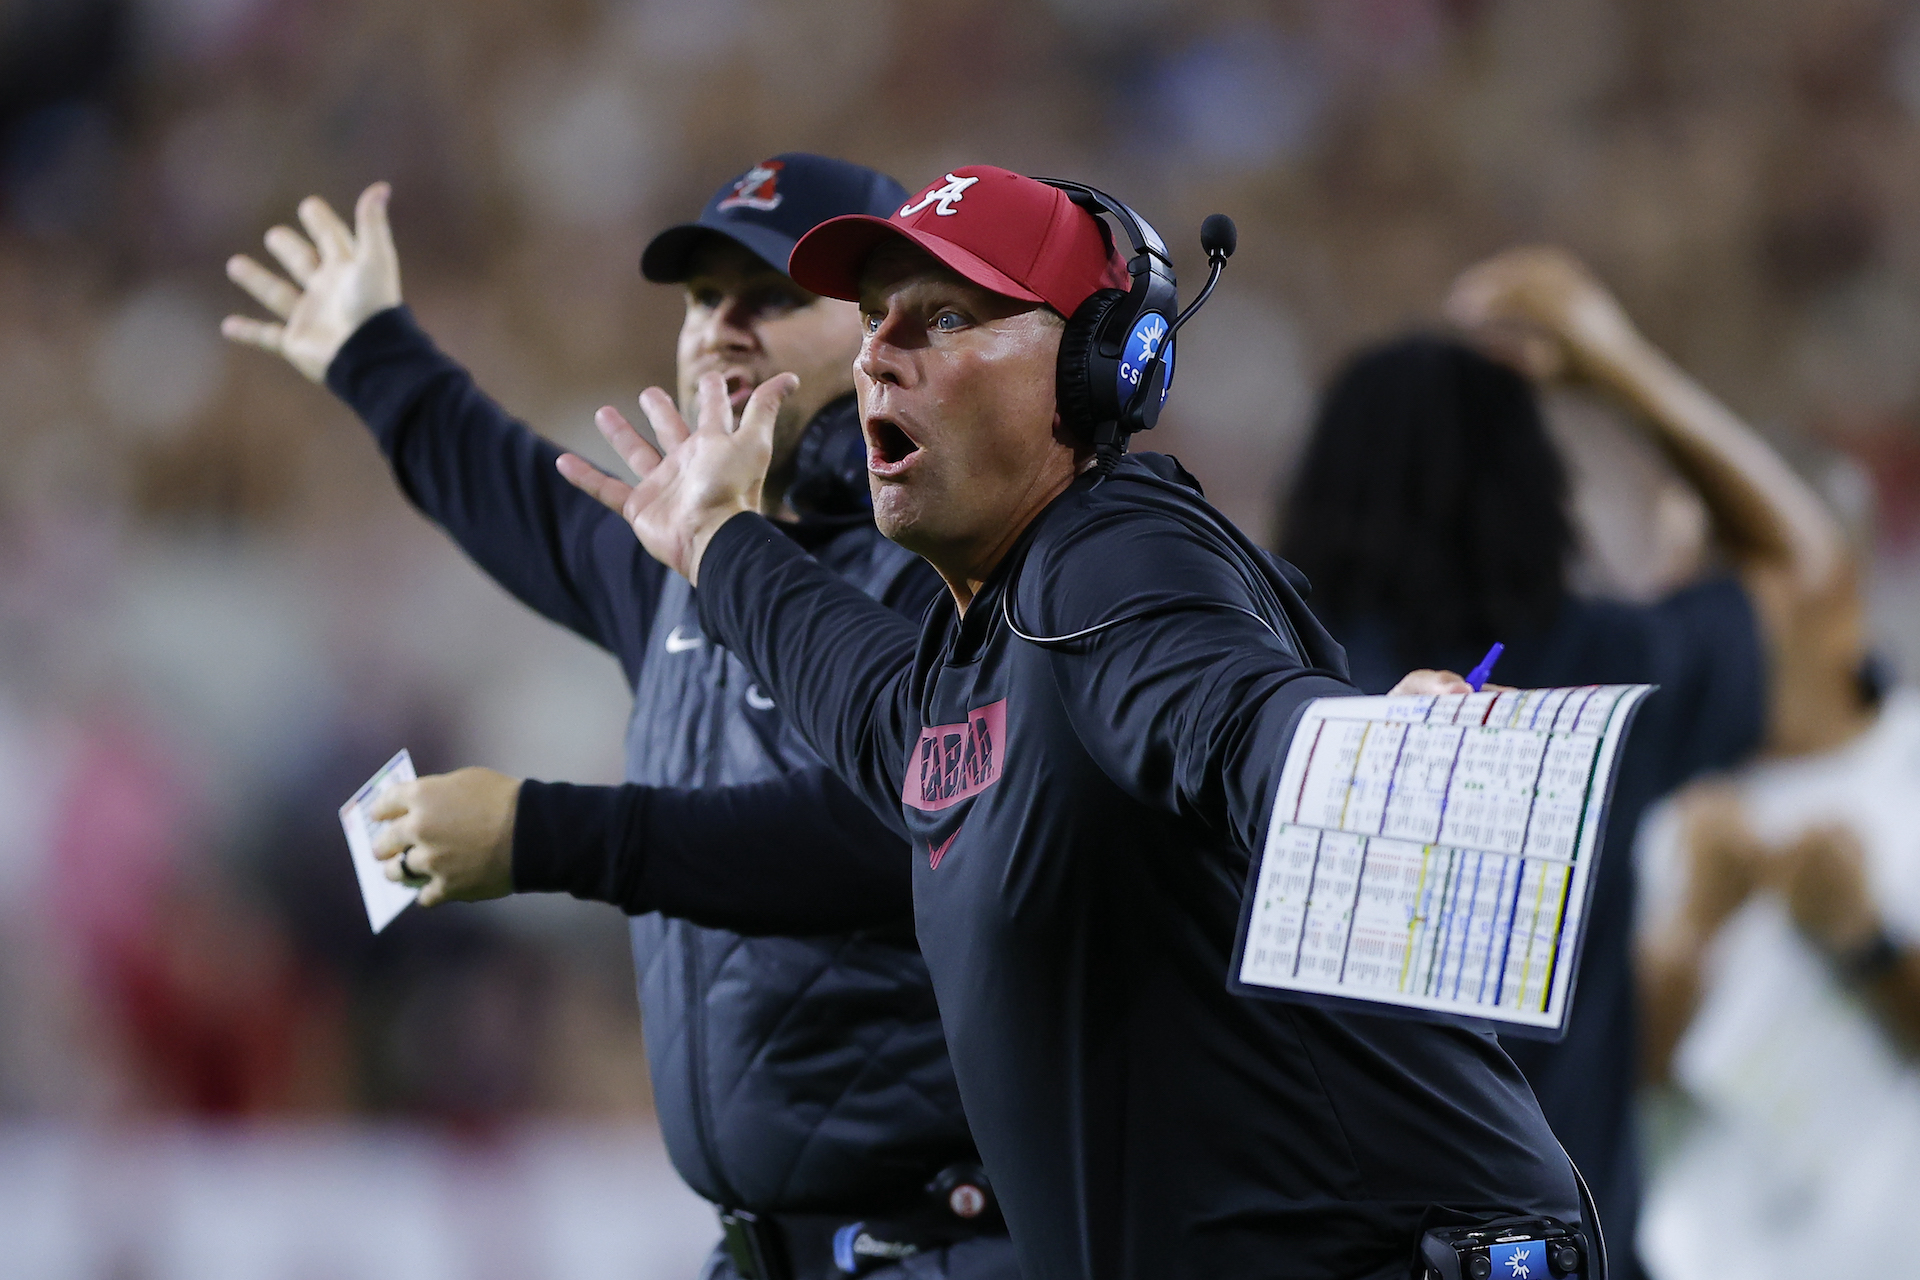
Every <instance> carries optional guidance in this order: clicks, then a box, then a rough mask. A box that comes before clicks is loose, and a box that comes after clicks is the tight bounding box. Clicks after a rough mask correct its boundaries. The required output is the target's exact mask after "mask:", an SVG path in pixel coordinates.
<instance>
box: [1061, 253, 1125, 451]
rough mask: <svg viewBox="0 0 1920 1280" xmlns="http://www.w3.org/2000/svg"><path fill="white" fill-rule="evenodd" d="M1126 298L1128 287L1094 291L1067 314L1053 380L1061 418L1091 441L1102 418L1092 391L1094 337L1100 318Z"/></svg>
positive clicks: (1081, 437) (1073, 431) (1069, 428)
mask: <svg viewBox="0 0 1920 1280" xmlns="http://www.w3.org/2000/svg"><path fill="white" fill-rule="evenodd" d="M1126 297H1127V291H1126V290H1125V289H1096V290H1094V292H1093V294H1092V296H1090V297H1089V298H1088V299H1087V300H1086V301H1085V302H1083V303H1081V304H1080V309H1079V310H1077V311H1075V312H1074V313H1073V314H1072V315H1071V316H1069V317H1067V327H1066V331H1065V332H1063V333H1062V334H1061V335H1060V362H1059V365H1058V373H1057V375H1056V377H1055V379H1054V384H1055V391H1054V395H1055V398H1056V399H1057V400H1058V402H1059V405H1060V421H1061V423H1062V424H1063V425H1064V426H1065V427H1066V429H1067V431H1068V432H1069V433H1071V434H1072V436H1073V437H1074V438H1075V439H1077V440H1082V441H1085V442H1087V443H1089V444H1091V443H1093V440H1094V427H1095V426H1096V425H1097V424H1098V423H1099V421H1100V410H1099V406H1098V404H1097V403H1096V401H1095V398H1094V391H1093V364H1094V344H1095V340H1096V338H1097V336H1098V335H1099V332H1100V324H1101V321H1103V320H1105V319H1106V318H1107V315H1108V313H1109V312H1111V311H1112V310H1113V309H1114V307H1115V306H1116V305H1117V304H1119V303H1121V302H1124V301H1125V300H1126Z"/></svg>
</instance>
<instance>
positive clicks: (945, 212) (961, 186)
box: [898, 174, 980, 218]
mask: <svg viewBox="0 0 1920 1280" xmlns="http://www.w3.org/2000/svg"><path fill="white" fill-rule="evenodd" d="M978 181H980V179H978V178H956V177H954V176H953V175H952V174H948V175H947V185H946V186H944V187H935V188H934V189H933V190H931V191H929V192H927V194H925V195H923V196H921V197H920V198H919V199H918V200H915V201H914V202H913V203H911V204H907V205H902V206H901V207H900V213H899V215H898V216H900V217H902V218H911V217H912V216H913V215H914V214H916V213H918V212H920V211H921V210H922V209H924V208H926V207H927V206H928V205H930V204H938V205H939V206H940V207H939V208H938V209H935V210H934V211H933V212H934V215H935V216H936V217H941V218H951V217H952V216H953V206H954V205H956V204H959V203H960V198H961V197H962V196H964V195H966V194H967V188H968V187H970V186H972V185H973V184H974V183H976V182H978Z"/></svg>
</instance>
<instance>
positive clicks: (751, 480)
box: [559, 373, 800, 582]
mask: <svg viewBox="0 0 1920 1280" xmlns="http://www.w3.org/2000/svg"><path fill="white" fill-rule="evenodd" d="M799 385H800V380H799V379H798V378H796V377H795V376H794V375H793V374H791V373H782V374H777V375H776V376H774V377H771V378H769V379H767V380H766V381H765V382H763V383H761V384H760V385H759V386H758V387H756V388H754V392H753V394H752V395H751V396H750V397H748V399H747V403H746V406H745V407H744V408H743V409H742V410H741V411H740V423H739V428H738V429H737V430H736V429H735V427H734V421H733V406H732V405H731V404H729V403H728V401H727V387H726V382H725V380H724V379H722V378H721V376H720V375H719V374H717V373H710V374H708V375H707V376H706V377H704V378H702V379H700V390H699V405H698V414H697V416H698V418H699V425H698V426H697V427H696V428H694V429H692V430H689V429H688V427H687V424H686V421H685V420H684V419H682V418H681V416H680V411H679V410H678V409H677V408H675V406H674V403H673V398H672V397H671V396H669V395H668V394H667V393H666V392H664V391H662V390H661V389H660V388H659V387H648V388H647V390H646V391H645V392H644V393H642V395H641V396H640V409H641V411H642V412H643V413H645V414H646V415H647V421H648V422H649V423H651V424H652V425H653V432H654V435H655V436H656V437H657V438H658V439H659V441H660V448H659V449H655V448H654V447H653V446H652V445H650V444H648V443H647V442H646V440H645V439H644V438H643V437H642V436H641V435H640V433H639V432H638V431H635V430H634V429H633V426H632V424H631V423H629V422H628V421H627V420H626V419H625V418H623V417H622V416H620V413H619V411H618V410H616V409H614V408H613V407H612V406H608V407H606V408H604V409H601V410H600V412H599V413H597V414H595V415H594V419H593V421H594V425H595V426H597V427H599V428H600V434H601V435H603V436H605V437H606V438H607V443H608V444H611V445H612V446H613V447H614V449H615V450H616V451H617V452H618V453H619V454H620V456H621V457H622V458H624V459H626V462H627V465H628V466H630V467H632V468H633V471H634V474H635V475H636V476H638V477H639V482H638V483H637V484H632V485H629V484H627V483H625V482H624V481H621V480H618V479H616V478H614V477H613V476H610V475H608V474H607V473H606V472H604V471H601V470H600V469H599V468H597V467H595V466H594V465H593V464H592V463H590V462H588V461H587V460H586V459H584V458H581V457H578V456H576V455H574V454H571V453H569V454H563V455H562V456H561V458H560V461H559V466H560V474H561V475H563V476H565V477H566V478H567V479H568V480H569V481H571V482H572V483H573V484H574V485H575V486H576V487H578V488H580V489H582V490H584V491H585V492H587V493H589V494H591V495H593V497H595V498H597V499H599V500H600V502H601V503H603V504H604V505H605V506H606V507H607V508H608V509H609V510H612V511H617V512H619V513H620V516H621V518H622V519H624V520H625V521H626V522H627V526H628V527H629V528H631V529H632V530H633V533H634V536H635V537H636V538H638V539H639V540H640V545H641V546H643V547H645V548H646V549H647V554H649V555H651V556H652V557H653V558H654V559H656V560H658V561H659V562H660V563H661V564H664V565H666V566H667V567H668V568H669V569H672V570H673V571H674V572H676V573H678V574H680V575H681V576H682V577H684V578H686V579H687V581H689V582H698V580H699V572H700V558H701V556H702V555H704V554H705V553H706V549H707V542H708V541H709V540H710V539H711V538H712V537H713V535H714V534H715V533H716V532H717V531H718V530H719V528H720V526H721V525H723V524H725V523H726V522H727V521H728V520H731V519H732V518H733V517H734V516H736V515H739V514H740V513H741V512H743V511H757V510H759V507H760V494H761V490H762V488H763V487H764V485H765V483H766V478H767V462H768V460H769V459H770V458H771V457H772V456H773V425H774V421H775V419H776V418H778V417H779V414H780V404H781V402H782V401H783V400H785V399H786V398H787V397H788V396H789V395H791V394H793V391H794V388H796V387H798V386H799Z"/></svg>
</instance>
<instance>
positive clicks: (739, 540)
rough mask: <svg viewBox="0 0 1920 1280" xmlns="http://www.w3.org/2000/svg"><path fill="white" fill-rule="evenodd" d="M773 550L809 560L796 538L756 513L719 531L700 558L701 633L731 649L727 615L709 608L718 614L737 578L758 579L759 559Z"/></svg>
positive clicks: (695, 595)
mask: <svg viewBox="0 0 1920 1280" xmlns="http://www.w3.org/2000/svg"><path fill="white" fill-rule="evenodd" d="M769 548H771V549H772V550H773V551H774V553H775V554H776V555H777V554H780V553H782V552H783V551H784V552H787V553H790V554H792V555H794V556H798V557H800V558H802V559H804V558H806V552H804V551H802V550H800V548H799V547H797V546H795V545H794V541H793V539H792V538H789V537H787V536H786V535H785V534H783V533H781V532H780V530H779V529H778V528H777V527H775V525H774V523H773V521H771V520H769V519H767V518H766V517H765V516H763V515H761V514H759V513H758V512H755V511H742V512H741V513H740V514H739V515H737V516H734V517H733V518H732V519H730V520H728V521H727V522H726V523H725V524H723V525H721V526H720V527H719V528H718V529H716V530H715V531H714V534H713V537H712V538H710V539H708V541H707V549H706V552H705V554H703V555H702V556H701V557H700V586H699V588H698V589H697V590H696V591H695V592H694V593H693V599H694V606H695V608H696V609H698V611H699V614H700V629H701V630H702V631H705V632H706V633H707V634H708V635H710V636H713V637H714V639H715V641H716V642H717V643H719V644H720V645H721V646H722V647H725V646H726V645H727V640H726V639H725V635H726V631H725V627H724V625H723V622H722V619H723V618H724V616H725V615H724V613H721V612H717V611H716V612H710V611H709V609H708V604H709V602H711V603H712V604H713V605H714V606H715V608H716V610H717V609H718V606H719V605H720V604H721V602H722V601H723V600H725V599H726V596H727V590H728V588H729V587H730V586H731V585H732V583H733V581H734V580H735V579H736V578H738V577H739V576H740V575H741V574H742V573H745V574H747V575H748V576H749V577H752V576H754V572H753V568H752V565H753V562H754V560H755V558H756V557H757V556H760V555H764V554H765V553H766V552H767V550H768V549H769Z"/></svg>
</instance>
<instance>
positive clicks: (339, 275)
mask: <svg viewBox="0 0 1920 1280" xmlns="http://www.w3.org/2000/svg"><path fill="white" fill-rule="evenodd" d="M392 194H393V190H392V188H391V187H389V186H388V185H387V184H386V183H384V182H376V183H374V184H373V185H372V186H370V187H368V188H367V189H366V190H365V191H363V192H361V193H360V200H359V202H358V203H357V204H356V205H355V206H354V225H353V227H351V228H349V227H348V226H347V224H346V223H345V222H343V221H342V220H341V218H340V215H339V214H337V213H335V212H334V211H333V207H332V206H331V205H329V204H328V203H327V202H326V201H325V200H322V199H321V198H320V197H319V196H308V197H307V198H306V199H305V200H302V201H301V202H300V224H301V225H302V226H303V227H305V228H306V232H307V234H306V235H301V234H300V233H299V232H298V231H295V230H294V229H293V228H292V227H288V226H276V227H274V228H272V229H271V230H270V231H268V232H267V236H266V243H267V251H268V252H269V253H271V254H273V256H274V258H275V259H277V260H278V261H279V263H280V265H281V267H283V268H284V269H285V271H286V276H280V275H276V274H275V273H274V272H272V271H269V270H268V269H267V268H265V267H263V266H261V265H260V264H259V263H258V262H255V261H254V260H253V259H252V258H250V257H248V256H247V255H246V254H244V253H237V254H235V255H234V256H233V257H231V258H229V259H227V278H228V279H230V280H232V281H233V282H234V283H235V284H237V285H239V286H240V287H241V288H242V289H245V290H246V291H247V292H248V293H250V294H252V295H253V298H254V300H255V301H256V302H258V303H259V304H260V305H261V306H263V307H265V308H266V309H267V310H268V311H271V312H272V313H273V314H274V315H275V316H276V317H278V319H277V320H257V319H254V318H252V317H250V316H239V315H233V316H228V317H227V318H226V319H225V320H224V321H223V322H221V325H220V332H221V333H222V334H224V335H225V336H226V337H227V338H228V339H230V340H232V341H234V342H240V343H245V344H247V345H248V346H254V347H259V348H261V349H262V350H264V351H271V352H273V353H275V354H276V355H281V356H285V357H286V359H287V363H288V364H291V365H292V366H293V367H294V368H296V369H298V370H299V371H300V372H301V373H303V374H305V375H306V376H307V377H308V378H309V379H311V380H312V381H314V382H324V381H326V377H327V366H328V365H329V364H331V363H333V357H334V355H335V354H336V353H338V352H339V350H340V348H341V346H342V345H343V344H344V343H345V342H346V340H347V339H348V338H350V337H352V336H353V332H354V330H356V329H358V328H359V327H360V326H361V325H362V324H365V323H366V322H367V321H368V320H369V319H371V318H372V317H374V316H376V315H378V314H379V313H380V312H382V311H385V310H386V309H387V308H389V307H397V306H399V305H400V256H399V254H398V253H396V252H395V251H394V247H393V232H392V231H391V230H390V229H389V228H388V226H387V201H388V199H389V197H390V196H391V195H392ZM289 277H291V278H290V279H289Z"/></svg>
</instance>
